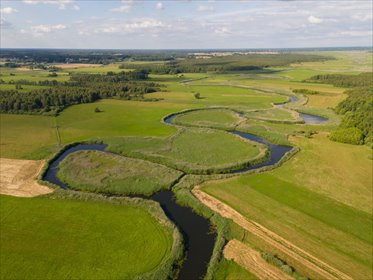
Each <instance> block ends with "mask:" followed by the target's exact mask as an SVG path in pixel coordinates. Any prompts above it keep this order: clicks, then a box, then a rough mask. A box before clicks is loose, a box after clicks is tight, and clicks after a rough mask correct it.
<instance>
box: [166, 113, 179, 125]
mask: <svg viewBox="0 0 373 280" xmlns="http://www.w3.org/2000/svg"><path fill="white" fill-rule="evenodd" d="M177 115H178V114H173V115H168V116H167V117H165V118H164V119H163V122H164V123H167V124H172V121H173V120H174V118H175V117H176V116H177Z"/></svg>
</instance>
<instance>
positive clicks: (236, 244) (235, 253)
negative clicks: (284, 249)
mask: <svg viewBox="0 0 373 280" xmlns="http://www.w3.org/2000/svg"><path fill="white" fill-rule="evenodd" d="M223 254H224V257H225V258H226V259H228V260H233V261H235V262H236V263H237V264H239V265H240V266H242V267H244V268H246V269H247V270H248V271H250V272H251V273H253V274H255V276H257V277H258V278H259V279H261V280H292V279H293V277H291V276H290V275H288V274H286V273H284V272H283V271H281V270H280V269H279V268H277V267H275V266H273V265H270V264H269V263H267V262H266V261H265V260H264V259H263V258H262V257H261V256H260V253H259V252H258V251H255V250H254V249H252V248H250V247H248V246H246V245H245V244H243V243H242V242H240V241H238V240H235V239H234V240H231V241H229V242H228V244H227V245H226V246H225V247H224V251H223Z"/></svg>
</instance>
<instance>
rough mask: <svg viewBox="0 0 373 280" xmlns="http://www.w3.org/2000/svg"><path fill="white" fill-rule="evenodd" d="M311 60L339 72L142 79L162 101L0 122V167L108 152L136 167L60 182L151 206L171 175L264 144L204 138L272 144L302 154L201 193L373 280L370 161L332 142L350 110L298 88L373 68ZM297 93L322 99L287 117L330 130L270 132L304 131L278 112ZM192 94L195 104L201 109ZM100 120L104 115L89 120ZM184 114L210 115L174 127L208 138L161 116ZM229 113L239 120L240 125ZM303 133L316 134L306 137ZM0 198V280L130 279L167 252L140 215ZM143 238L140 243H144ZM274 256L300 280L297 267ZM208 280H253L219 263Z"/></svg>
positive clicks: (322, 88) (341, 59) (286, 70)
mask: <svg viewBox="0 0 373 280" xmlns="http://www.w3.org/2000/svg"><path fill="white" fill-rule="evenodd" d="M314 54H324V55H330V56H334V57H335V58H336V60H330V61H324V62H307V63H299V64H293V65H290V66H286V67H275V68H269V69H268V70H269V71H268V73H265V72H263V71H262V72H257V71H247V72H234V73H184V74H182V75H156V74H150V81H151V82H155V83H157V84H160V85H161V90H160V91H159V92H154V93H151V94H147V95H146V97H149V98H159V99H160V100H159V101H157V102H140V101H123V100H114V99H110V100H101V101H99V102H95V103H90V104H80V105H74V106H71V107H69V108H67V109H66V110H64V111H62V112H61V113H60V115H59V116H57V117H50V116H49V117H48V116H36V115H34V116H32V115H10V114H1V115H0V144H1V145H0V149H1V157H6V158H22V159H45V158H48V157H50V156H51V155H52V154H53V153H55V152H56V151H57V150H58V149H59V148H60V147H62V145H64V144H68V143H72V142H78V141H86V140H87V141H89V140H95V141H99V142H101V141H103V142H104V143H106V144H108V149H109V150H110V151H112V152H115V153H118V154H121V155H125V156H128V157H131V159H130V158H125V157H121V156H118V155H108V154H103V153H99V152H80V153H77V154H73V155H71V156H70V157H68V158H67V159H66V160H65V161H64V162H63V164H62V172H61V174H60V175H61V176H62V177H63V178H64V180H66V181H67V182H68V183H69V184H71V185H72V186H75V187H76V188H77V189H82V190H85V191H93V192H98V191H103V192H111V193H116V194H128V193H139V192H140V193H145V194H149V193H151V192H153V191H155V190H159V189H162V188H168V187H169V186H170V184H171V183H172V182H173V181H174V180H175V179H176V178H178V177H179V175H180V172H177V171H175V170H172V171H171V169H170V168H169V167H173V168H177V169H180V170H183V171H186V172H195V173H201V174H205V173H210V171H214V170H215V171H216V170H218V169H219V168H227V167H230V168H231V167H232V166H237V164H240V163H243V162H245V161H248V160H250V159H253V158H255V157H259V156H262V155H263V153H264V149H263V147H262V146H261V145H258V144H255V143H252V142H244V141H242V139H240V138H238V137H236V136H233V135H231V134H228V133H226V132H224V131H218V130H214V129H208V128H207V127H215V128H223V129H232V128H236V129H238V130H241V131H246V132H250V133H253V134H256V135H259V136H262V137H264V138H266V139H268V140H269V141H271V142H273V143H276V144H286V145H289V144H291V145H293V146H296V147H299V148H300V152H299V153H297V154H296V155H295V156H294V157H292V158H291V159H290V160H288V161H287V162H285V163H284V164H283V165H282V166H280V167H278V168H276V169H274V170H272V171H269V172H265V173H260V174H255V175H240V176H236V177H234V178H231V179H224V180H221V181H213V182H206V183H205V184H203V185H202V190H203V191H205V192H207V193H209V194H211V195H212V196H214V197H216V198H218V199H219V200H221V201H222V202H224V203H226V204H228V205H230V206H231V207H232V208H234V209H236V210H237V211H238V212H239V213H241V214H242V215H243V216H245V217H246V218H248V219H251V220H253V221H255V222H258V223H260V224H262V225H263V226H265V227H267V228H268V229H270V230H272V231H273V232H275V233H277V234H278V235H280V236H282V237H284V238H286V239H288V240H290V241H291V242H293V243H294V244H295V245H297V246H299V247H301V248H302V249H304V250H305V251H307V252H309V253H311V254H312V255H314V256H316V257H317V258H319V259H321V260H323V261H325V262H327V263H328V264H330V265H332V266H334V267H335V268H337V269H339V270H341V271H343V272H344V273H346V274H349V275H351V276H352V277H353V278H355V279H370V278H371V275H372V268H371V267H372V266H373V260H372V253H373V247H372V243H373V242H372V238H373V232H372V227H373V219H372V216H373V213H372V205H373V191H372V188H371V186H372V184H373V182H372V180H373V179H372V169H371V167H372V156H371V154H372V150H371V148H370V147H368V146H353V145H348V144H341V143H337V142H332V141H330V140H329V139H328V135H329V133H330V132H332V131H333V130H335V129H336V127H337V125H338V124H339V117H338V116H337V115H336V114H335V113H334V112H333V110H331V109H330V108H334V107H335V106H336V105H337V104H338V103H339V102H341V101H342V100H343V99H344V98H346V95H345V94H344V93H343V92H344V91H345V89H344V88H339V87H334V86H332V85H327V84H318V83H310V82H304V80H306V79H308V78H310V77H311V76H313V75H317V74H328V73H348V74H358V73H359V72H361V71H371V62H372V55H371V54H369V53H366V52H321V53H317V52H315V53H314ZM136 63H137V64H141V63H148V62H136ZM154 63H159V62H154ZM127 70H128V69H126V70H125V71H127ZM107 71H122V69H119V68H118V65H117V64H111V65H105V66H100V67H92V68H79V67H78V68H75V67H73V68H70V69H69V68H66V69H63V70H61V71H59V72H58V77H56V78H55V77H48V75H49V74H50V72H49V71H45V70H28V69H8V68H2V69H1V76H0V79H3V80H4V81H5V82H9V81H11V80H13V81H16V80H22V79H25V80H30V81H36V82H37V81H42V80H46V79H49V80H54V79H56V80H58V81H67V80H68V79H69V73H97V74H98V73H105V72H107ZM38 87H39V86H23V89H22V90H21V91H22V92H24V93H25V94H27V91H28V90H30V89H34V88H38ZM14 88H15V85H14V84H0V89H2V90H9V89H14ZM294 89H309V90H315V91H318V92H320V93H318V94H315V95H305V96H302V95H300V94H297V97H298V98H299V101H298V102H295V103H292V104H287V105H285V108H287V109H296V110H299V111H302V112H309V113H311V114H312V113H314V114H316V115H320V116H326V117H328V119H329V120H328V121H327V122H325V123H322V124H315V125H307V124H289V123H278V122H273V120H276V121H279V120H280V121H284V120H287V121H289V120H297V119H298V118H297V113H295V112H294V111H290V110H285V109H278V108H273V105H272V104H273V103H282V102H285V101H287V100H288V97H287V96H286V95H288V94H293V92H292V90H294ZM195 93H200V96H201V98H200V99H197V98H195V96H194V95H195ZM96 107H98V108H99V109H100V110H101V111H102V112H101V113H95V108H96ZM221 107H224V108H227V109H222V108H221ZM186 109H208V110H198V111H191V112H188V113H185V114H181V115H178V116H177V117H176V118H175V119H174V121H175V123H176V124H181V125H183V124H184V125H186V126H201V127H204V128H191V127H184V128H176V127H173V126H171V125H165V124H164V123H162V121H161V120H162V118H163V117H164V116H166V115H168V114H170V113H176V112H180V111H182V110H186ZM230 109H235V110H239V111H242V112H245V117H246V119H244V118H242V117H239V116H238V115H237V114H235V113H233V111H231V110H230ZM254 118H255V119H254ZM310 132H317V133H316V134H315V135H312V136H311V133H310ZM135 158H137V159H135ZM142 159H143V160H142ZM144 160H148V161H144ZM156 163H158V164H156ZM159 164H163V165H162V166H161V165H159ZM164 165H165V166H164ZM166 166H168V167H166ZM206 170H208V172H206ZM202 171H203V172H202ZM212 173H213V172H212ZM0 199H1V200H0V202H1V204H0V208H1V210H2V211H1V213H2V215H1V236H0V238H1V244H0V245H1V251H2V254H0V260H1V266H2V269H1V272H0V275H1V278H25V277H24V276H25V275H31V276H32V277H34V278H35V279H36V278H45V277H42V276H45V275H47V276H46V277H47V278H54V279H56V278H105V277H106V278H107V277H108V275H109V276H110V278H114V279H115V278H121V279H123V278H133V277H134V276H135V275H139V274H142V273H145V272H148V271H151V270H153V269H155V268H156V267H157V266H158V265H159V264H160V263H161V262H162V260H163V259H164V258H165V256H166V255H167V254H168V253H169V252H170V247H171V243H172V237H171V234H170V232H168V230H167V229H165V228H163V227H161V226H160V225H159V224H158V223H157V221H156V219H154V218H153V217H152V216H150V215H149V214H148V212H146V211H145V210H144V209H142V208H138V207H133V206H131V205H120V206H119V205H111V204H107V203H104V202H93V201H89V200H88V201H76V200H73V199H68V200H64V201H63V202H62V201H61V200H60V199H58V198H55V199H54V200H52V199H46V198H32V199H29V200H26V199H16V198H10V197H6V196H2V197H1V198H0ZM3 213H4V214H3ZM25 217H26V218H27V219H26V218H25ZM108 217H109V218H108ZM235 226H236V227H237V228H238V227H239V225H235ZM139 228H142V229H143V230H142V231H141V232H139V231H138V229H139ZM108 229H110V230H108ZM240 230H241V231H242V232H244V229H243V228H242V229H241V228H240ZM237 235H240V236H238V237H237V236H236V237H235V238H238V239H240V240H242V241H243V242H244V243H246V244H249V245H250V246H251V247H252V248H255V249H258V250H263V251H266V252H269V253H272V254H279V253H281V252H278V251H276V249H275V248H273V247H271V246H268V245H265V244H263V242H262V243H261V242H260V241H258V239H255V236H254V235H251V234H250V233H249V232H245V233H244V234H237ZM124 236H125V238H123V237H124ZM112 240H115V242H112ZM92 244H93V245H92ZM51 248H53V250H51ZM77 248H80V250H77ZM139 248H141V250H139ZM143 248H144V249H143ZM3 252H5V253H3ZM61 252H62V253H61ZM280 257H283V258H284V260H286V261H287V262H288V263H289V264H290V265H294V267H296V269H297V270H298V269H299V271H300V272H301V273H302V274H304V275H307V273H308V271H307V270H305V269H304V267H302V264H301V263H297V262H296V261H294V263H293V262H292V260H291V259H290V258H288V257H287V256H282V255H280ZM137 259H141V261H140V262H139V261H138V260H137ZM3 267H4V268H5V269H3ZM214 277H215V278H214V279H255V277H254V276H253V275H251V274H249V273H248V272H247V271H246V270H245V269H243V268H241V267H240V266H238V265H237V264H236V263H234V262H232V261H228V260H226V259H224V258H223V259H222V261H221V262H220V264H219V265H218V270H217V272H216V274H215V275H214Z"/></svg>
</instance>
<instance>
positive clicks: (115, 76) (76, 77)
mask: <svg viewBox="0 0 373 280" xmlns="http://www.w3.org/2000/svg"><path fill="white" fill-rule="evenodd" d="M148 73H149V72H148V71H146V70H143V69H140V70H136V71H128V72H124V71H122V72H119V73H114V72H107V74H106V75H101V74H72V75H71V77H70V80H71V81H72V82H76V83H78V84H79V85H84V84H87V83H119V82H126V81H132V80H146V79H148Z"/></svg>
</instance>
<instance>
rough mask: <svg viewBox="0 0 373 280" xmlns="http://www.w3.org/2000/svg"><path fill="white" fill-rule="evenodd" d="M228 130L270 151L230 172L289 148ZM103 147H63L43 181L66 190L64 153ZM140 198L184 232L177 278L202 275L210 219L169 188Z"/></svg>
mask: <svg viewBox="0 0 373 280" xmlns="http://www.w3.org/2000/svg"><path fill="white" fill-rule="evenodd" d="M297 100H298V99H297V98H295V97H291V102H295V101H297ZM176 115H177V114H173V115H169V116H168V117H166V118H165V119H164V120H163V121H164V122H165V123H167V124H172V121H173V119H174V118H175V117H176ZM301 117H302V118H303V119H304V120H305V123H310V122H312V123H315V122H321V121H325V120H326V119H324V118H320V117H316V116H312V115H308V114H301ZM230 133H232V134H235V135H239V136H241V137H243V138H245V139H249V140H252V141H255V142H259V143H262V144H265V145H267V147H268V149H269V150H270V156H269V158H268V159H267V160H266V161H265V162H262V163H259V164H257V165H253V166H250V167H247V168H243V169H240V170H236V171H234V172H233V173H242V172H245V171H248V170H252V169H257V168H261V167H264V166H269V165H273V164H276V163H277V162H279V161H280V160H281V158H282V157H283V156H284V155H285V154H286V153H287V152H288V151H290V150H291V149H292V147H290V146H281V145H275V144H272V143H270V142H268V141H267V140H265V139H263V138H261V137H259V136H256V135H253V134H250V133H244V132H238V131H230ZM105 148H106V146H105V145H100V144H77V145H75V146H72V147H70V148H68V149H66V150H65V151H64V152H63V153H62V154H60V155H59V156H58V157H56V158H55V159H54V160H53V161H52V162H51V163H50V165H49V167H48V169H47V170H46V172H45V173H44V176H43V180H44V181H47V182H49V183H52V184H55V185H57V186H59V187H61V188H62V189H69V186H68V185H67V184H65V183H63V182H62V181H60V180H59V179H58V177H57V173H58V170H59V167H58V166H59V163H60V162H61V161H62V160H63V159H64V158H65V157H66V156H68V155H69V154H71V153H74V152H77V151H87V150H89V151H105ZM139 197H142V198H145V199H151V200H153V201H156V202H158V203H159V204H160V206H161V207H162V209H163V210H164V212H165V213H166V215H167V217H168V218H169V219H170V220H171V221H173V222H174V223H175V225H176V226H177V227H178V228H179V230H180V232H181V233H182V235H183V238H184V243H185V248H186V259H185V261H184V262H183V265H182V267H181V269H180V273H179V276H178V279H180V280H187V279H200V278H202V277H203V276H204V275H205V274H206V270H207V264H208V263H209V261H210V258H211V255H212V252H213V248H214V243H215V239H216V233H214V232H212V231H211V228H210V226H211V225H210V222H209V220H208V219H205V218H204V217H202V216H199V215H197V214H196V213H194V212H193V210H192V209H191V208H189V207H186V206H181V205H179V204H177V203H176V201H175V196H174V193H173V192H172V191H160V192H158V193H155V194H153V195H152V196H149V197H143V196H139Z"/></svg>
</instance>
